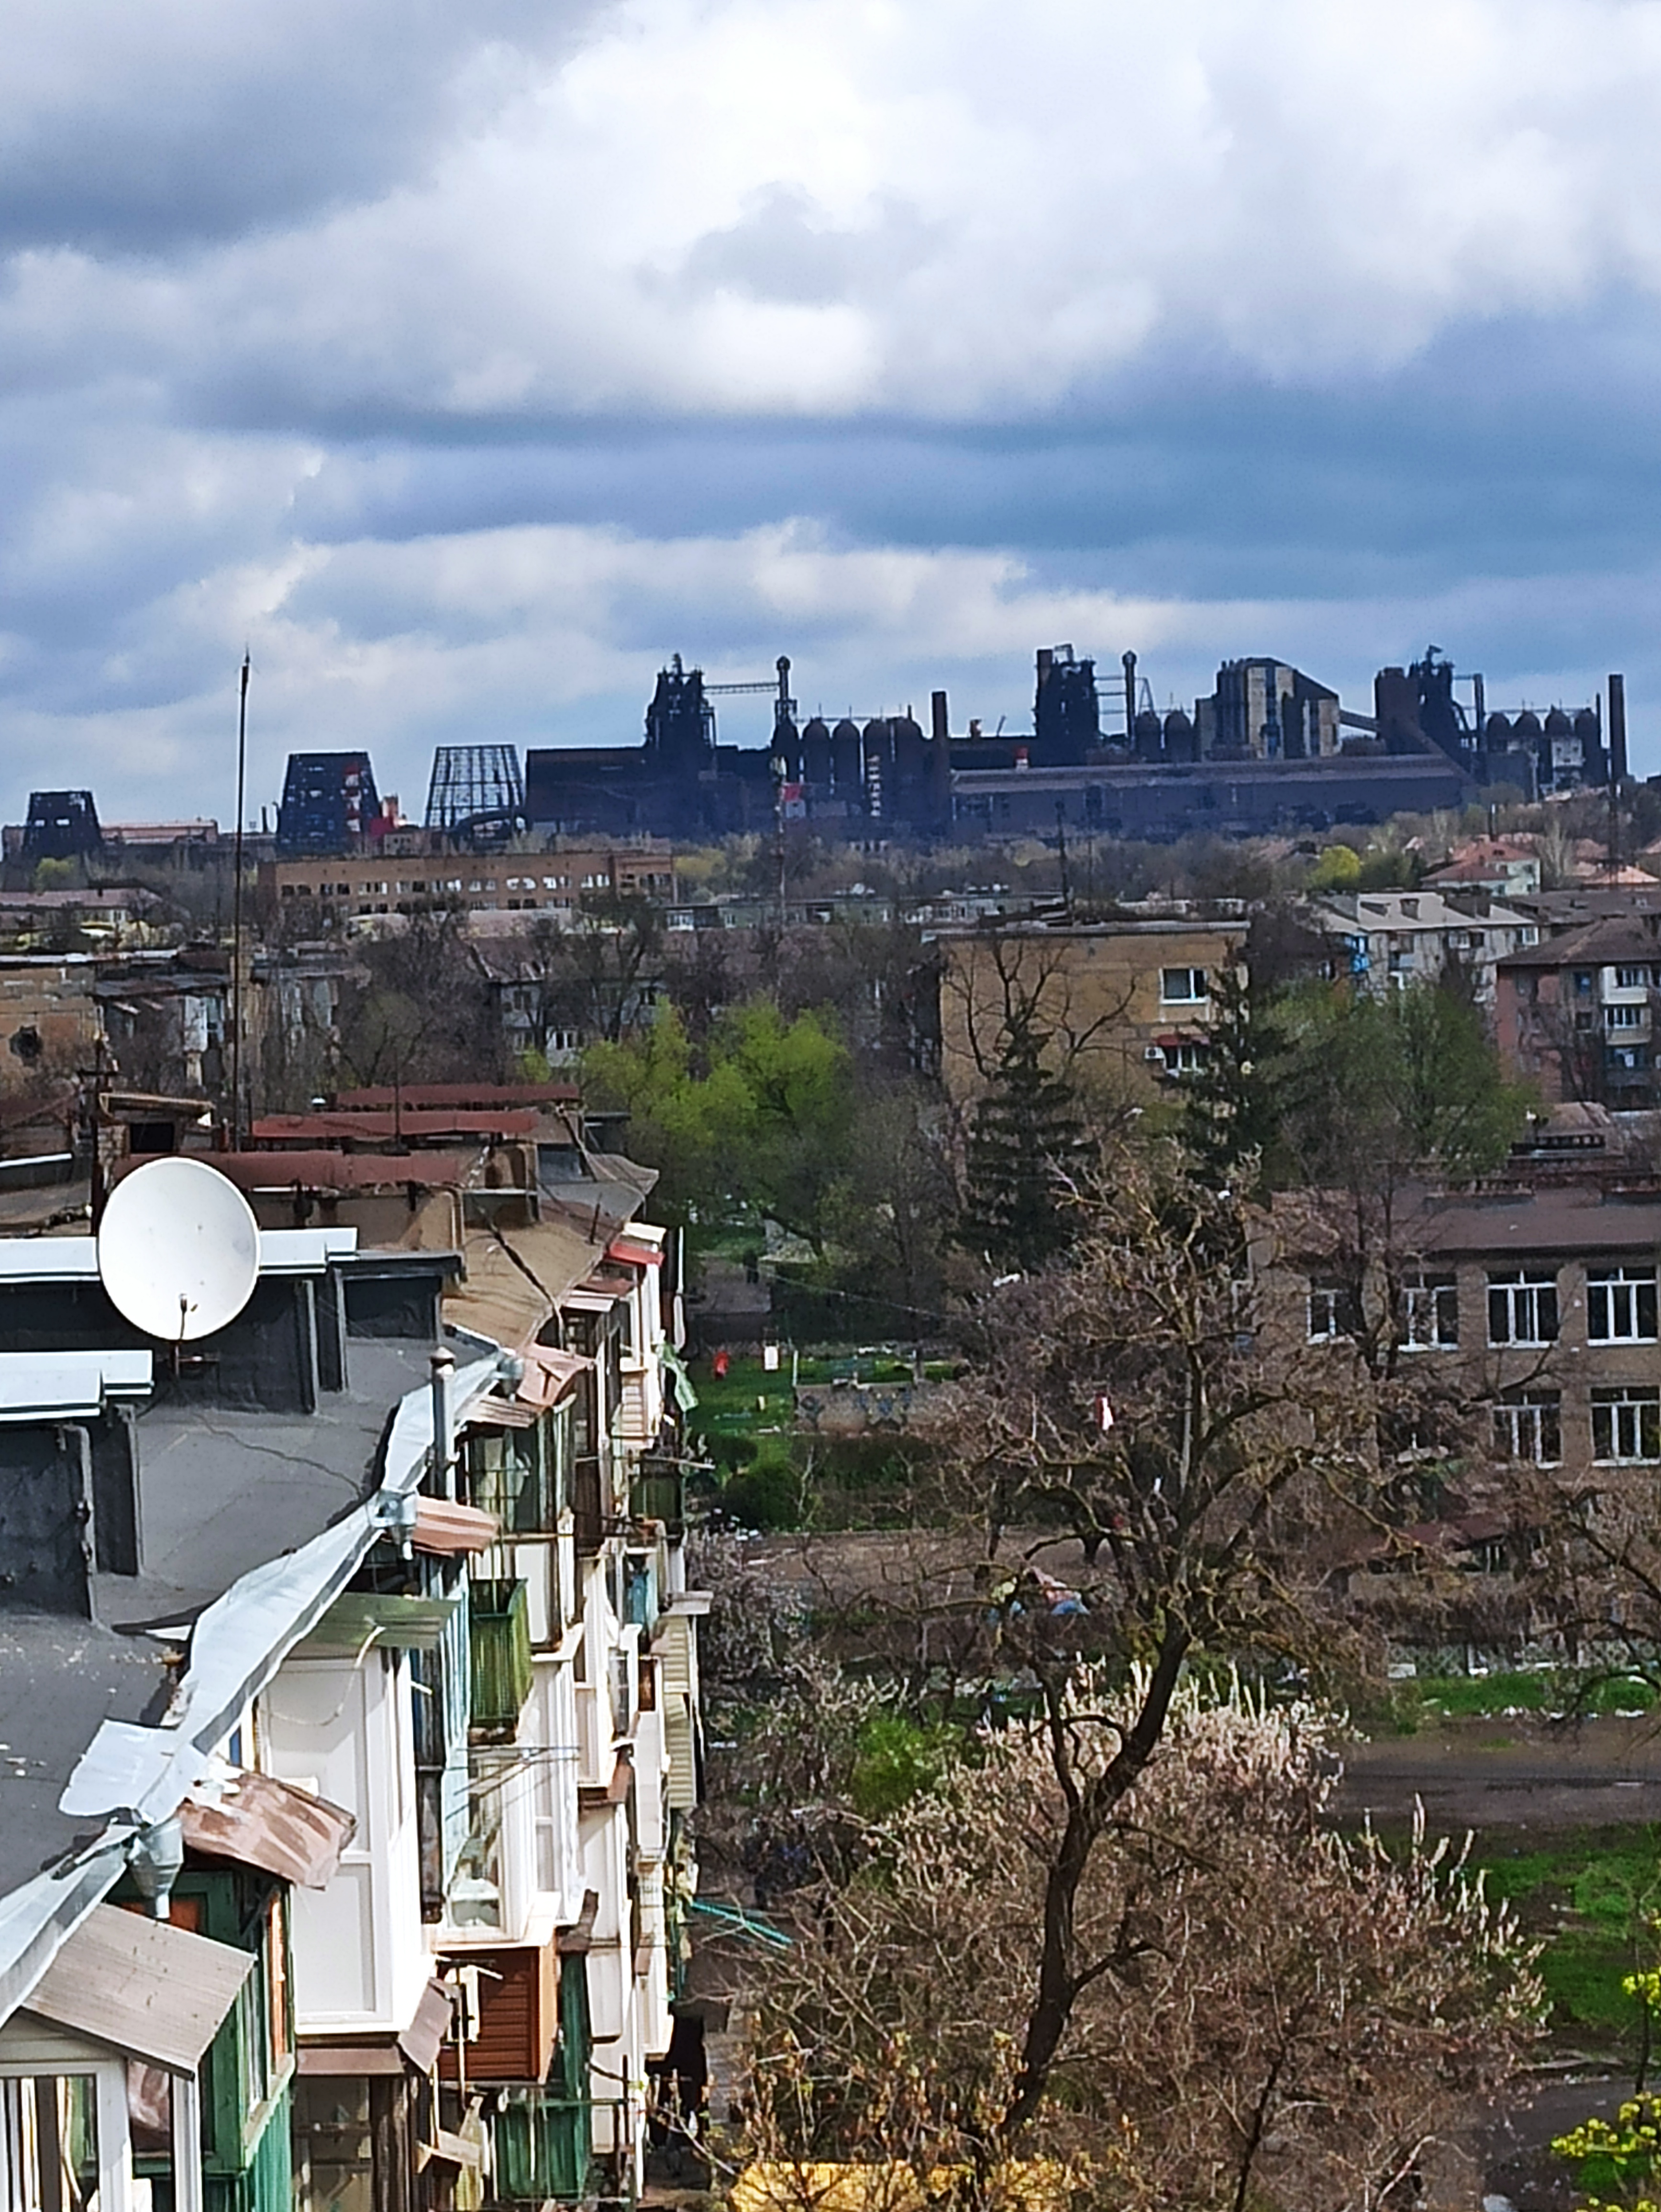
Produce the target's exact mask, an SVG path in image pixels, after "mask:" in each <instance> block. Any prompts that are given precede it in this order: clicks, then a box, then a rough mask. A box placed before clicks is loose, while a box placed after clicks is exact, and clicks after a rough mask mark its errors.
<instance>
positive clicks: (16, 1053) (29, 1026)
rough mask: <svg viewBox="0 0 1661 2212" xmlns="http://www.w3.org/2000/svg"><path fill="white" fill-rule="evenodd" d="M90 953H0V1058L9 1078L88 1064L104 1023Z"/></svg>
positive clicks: (95, 972) (94, 967) (68, 1070)
mask: <svg viewBox="0 0 1661 2212" xmlns="http://www.w3.org/2000/svg"><path fill="white" fill-rule="evenodd" d="M96 976H97V968H96V965H95V963H94V961H93V958H92V957H91V955H90V954H88V953H84V952H79V953H77V952H70V953H63V954H50V953H20V954H14V955H12V956H10V957H5V958H0V1047H3V1048H4V1050H5V1053H6V1055H7V1057H6V1058H5V1059H4V1060H3V1061H0V1066H3V1068H4V1070H5V1071H6V1074H5V1080H6V1081H8V1082H9V1081H13V1080H15V1079H18V1078H20V1077H21V1076H23V1075H25V1074H27V1073H32V1072H33V1071H34V1070H35V1069H37V1068H38V1069H43V1070H51V1071H52V1072H54V1073H64V1074H67V1073H70V1072H71V1071H72V1070H74V1069H75V1068H76V1067H77V1066H86V1065H88V1064H89V1063H90V1060H91V1055H92V1053H93V1050H94V1047H95V1046H96V1044H97V1042H98V1038H99V1036H100V1032H101V1030H102V1026H103V1023H102V1017H101V1015H100V1011H99V1006H98V1002H97V1000H96V999H95V998H94V995H93V986H94V981H95V980H96Z"/></svg>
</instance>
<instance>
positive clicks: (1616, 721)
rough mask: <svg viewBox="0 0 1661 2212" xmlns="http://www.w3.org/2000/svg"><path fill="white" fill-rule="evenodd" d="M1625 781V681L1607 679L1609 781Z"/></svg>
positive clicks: (1617, 782) (1614, 677)
mask: <svg viewBox="0 0 1661 2212" xmlns="http://www.w3.org/2000/svg"><path fill="white" fill-rule="evenodd" d="M1626 780H1627V679H1626V678H1625V677H1624V676H1611V677H1610V678H1609V781H1610V782H1611V783H1615V784H1621V783H1624V782H1625V781H1626Z"/></svg>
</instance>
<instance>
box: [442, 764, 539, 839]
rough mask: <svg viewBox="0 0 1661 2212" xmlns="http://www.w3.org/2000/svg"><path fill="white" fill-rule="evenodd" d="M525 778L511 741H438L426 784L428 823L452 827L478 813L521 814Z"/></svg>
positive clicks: (467, 820) (469, 819)
mask: <svg viewBox="0 0 1661 2212" xmlns="http://www.w3.org/2000/svg"><path fill="white" fill-rule="evenodd" d="M524 811H525V779H524V777H523V775H521V774H520V765H519V753H518V750H517V749H516V748H515V747H514V746H513V745H440V746H438V747H437V748H436V750H435V752H434V754H433V779H432V781H431V782H430V783H429V785H428V787H427V827H428V828H429V829H457V828H459V826H460V824H461V823H464V822H469V821H472V819H473V818H474V817H476V816H478V815H481V814H523V812H524Z"/></svg>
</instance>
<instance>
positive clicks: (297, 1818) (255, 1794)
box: [179, 1767, 357, 1889]
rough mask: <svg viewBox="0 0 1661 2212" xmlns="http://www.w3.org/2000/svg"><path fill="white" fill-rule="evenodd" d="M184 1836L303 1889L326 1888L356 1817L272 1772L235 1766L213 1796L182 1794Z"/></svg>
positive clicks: (200, 1848) (195, 1847) (196, 1847)
mask: <svg viewBox="0 0 1661 2212" xmlns="http://www.w3.org/2000/svg"><path fill="white" fill-rule="evenodd" d="M179 1824H180V1826H182V1827H183V1829H184V1831H185V1841H186V1843H187V1844H190V1845H191V1847H192V1850H198V1851H209V1852H211V1853H212V1855H213V1857H215V1858H220V1859H234V1860H235V1862H236V1863H237V1864H238V1865H239V1866H251V1867H258V1868H259V1870H260V1871H261V1873H262V1874H274V1875H281V1877H282V1878H283V1881H295V1882H298V1883H300V1884H301V1887H303V1888H306V1889H326V1888H327V1887H328V1886H329V1883H330V1881H332V1878H333V1875H334V1871H335V1869H336V1868H337V1867H338V1865H339V1863H340V1854H341V1853H342V1851H344V1850H345V1848H346V1846H347V1844H349V1843H350V1841H351V1839H352V1838H353V1837H354V1836H355V1835H356V1832H357V1822H356V1820H355V1819H354V1818H353V1817H352V1815H351V1814H350V1813H348V1812H346V1811H344V1809H343V1808H341V1807H340V1806H338V1805H332V1804H330V1802H329V1801H328V1800H327V1798H326V1797H314V1796H313V1795H312V1793H311V1792H310V1791H309V1790H297V1789H295V1786H294V1784H292V1783H289V1782H279V1781H278V1780H277V1778H276V1776H275V1775H271V1774H259V1773H256V1772H254V1771H252V1769H250V1768H247V1767H243V1768H240V1769H239V1770H238V1771H237V1772H236V1773H235V1774H234V1775H233V1776H232V1778H231V1779H230V1780H229V1781H228V1783H227V1784H225V1786H224V1788H223V1789H222V1791H221V1792H220V1795H219V1796H218V1798H217V1799H216V1801H215V1802H212V1803H207V1804H197V1803H195V1802H192V1800H190V1799H186V1802H185V1803H184V1804H182V1805H181V1806H180V1807H179Z"/></svg>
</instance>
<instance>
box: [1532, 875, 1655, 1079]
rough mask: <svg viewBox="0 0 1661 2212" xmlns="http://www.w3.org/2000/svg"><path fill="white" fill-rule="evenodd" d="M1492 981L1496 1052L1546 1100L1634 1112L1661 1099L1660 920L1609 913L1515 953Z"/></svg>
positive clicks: (1643, 916) (1637, 915) (1644, 916)
mask: <svg viewBox="0 0 1661 2212" xmlns="http://www.w3.org/2000/svg"><path fill="white" fill-rule="evenodd" d="M1495 975H1496V981H1495V1003H1494V1028H1495V1032H1496V1035H1497V1036H1498V1039H1499V1043H1500V1051H1501V1052H1502V1053H1503V1054H1504V1055H1505V1057H1506V1060H1507V1061H1508V1062H1509V1064H1510V1066H1512V1069H1513V1070H1514V1071H1515V1073H1517V1074H1518V1075H1520V1076H1522V1077H1524V1078H1525V1079H1527V1080H1528V1081H1530V1082H1531V1083H1535V1084H1536V1085H1538V1086H1539V1088H1540V1090H1541V1091H1542V1094H1543V1096H1544V1097H1546V1098H1547V1099H1548V1100H1552V1101H1556V1100H1561V1099H1591V1100H1597V1101H1599V1102H1601V1103H1604V1104H1607V1105H1609V1106H1612V1107H1616V1108H1624V1109H1628V1110H1630V1109H1642V1108H1647V1107H1652V1106H1654V1105H1655V1104H1657V1103H1658V1099H1661V1092H1658V1089H1657V1083H1658V1072H1657V1067H1656V1033H1657V1030H1656V1009H1657V995H1656V994H1657V987H1658V981H1661V942H1658V938H1657V933H1656V928H1655V917H1653V916H1648V915H1641V914H1629V915H1609V916H1607V917H1606V918H1604V919H1603V920H1600V921H1589V922H1585V923H1584V924H1582V925H1581V926H1580V927H1578V928H1573V929H1566V930H1564V931H1562V932H1561V934H1559V935H1557V936H1555V937H1548V938H1547V939H1544V941H1543V942H1542V943H1541V944H1538V945H1530V946H1526V947H1524V948H1523V949H1521V950H1519V951H1516V952H1513V953H1512V954H1510V955H1509V956H1508V957H1506V958H1505V959H1503V960H1501V961H1500V963H1499V965H1498V968H1497V969H1496V971H1495Z"/></svg>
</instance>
